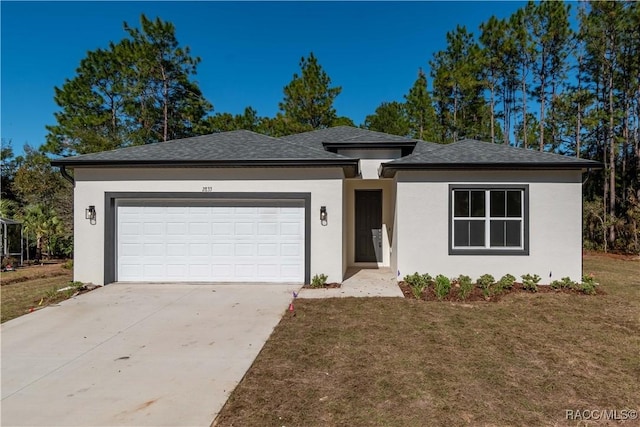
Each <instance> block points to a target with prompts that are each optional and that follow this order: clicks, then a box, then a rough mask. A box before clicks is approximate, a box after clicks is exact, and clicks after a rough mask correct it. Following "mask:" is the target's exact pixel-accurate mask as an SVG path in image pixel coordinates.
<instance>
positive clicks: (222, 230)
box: [211, 222, 233, 236]
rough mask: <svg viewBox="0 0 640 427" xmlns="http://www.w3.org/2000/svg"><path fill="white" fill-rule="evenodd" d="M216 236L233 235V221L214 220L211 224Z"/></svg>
mask: <svg viewBox="0 0 640 427" xmlns="http://www.w3.org/2000/svg"><path fill="white" fill-rule="evenodd" d="M211 226H212V229H213V235H214V236H232V235H233V224H232V223H231V222H213V224H211Z"/></svg>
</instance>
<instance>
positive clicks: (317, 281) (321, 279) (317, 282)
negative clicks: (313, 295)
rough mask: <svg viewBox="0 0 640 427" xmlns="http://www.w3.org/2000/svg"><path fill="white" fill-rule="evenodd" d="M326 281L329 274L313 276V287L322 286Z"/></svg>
mask: <svg viewBox="0 0 640 427" xmlns="http://www.w3.org/2000/svg"><path fill="white" fill-rule="evenodd" d="M325 283H327V275H326V274H316V275H315V276H313V277H312V278H311V287H312V288H322V287H323V286H324V285H325Z"/></svg>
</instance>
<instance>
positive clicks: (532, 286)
mask: <svg viewBox="0 0 640 427" xmlns="http://www.w3.org/2000/svg"><path fill="white" fill-rule="evenodd" d="M521 277H522V287H523V288H524V289H526V290H527V291H531V292H538V282H539V281H540V276H538V275H537V274H534V275H533V276H532V275H530V274H525V275H523V276H521Z"/></svg>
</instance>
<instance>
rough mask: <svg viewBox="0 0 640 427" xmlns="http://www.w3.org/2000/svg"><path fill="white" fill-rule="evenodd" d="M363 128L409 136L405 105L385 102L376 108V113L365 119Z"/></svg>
mask: <svg viewBox="0 0 640 427" xmlns="http://www.w3.org/2000/svg"><path fill="white" fill-rule="evenodd" d="M363 127H364V128H365V129H369V130H374V131H377V132H384V133H389V134H391V135H400V136H408V135H409V133H410V131H409V119H408V118H407V111H406V108H405V105H404V104H402V103H400V102H397V101H393V102H383V103H382V104H380V105H379V106H378V108H376V111H375V113H373V114H370V115H368V116H367V117H366V118H365V119H364V125H363Z"/></svg>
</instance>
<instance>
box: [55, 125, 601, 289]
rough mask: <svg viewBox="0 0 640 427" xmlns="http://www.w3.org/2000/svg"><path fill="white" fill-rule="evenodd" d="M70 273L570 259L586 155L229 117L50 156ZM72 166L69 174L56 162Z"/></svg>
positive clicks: (298, 271) (339, 273)
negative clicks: (269, 126)
mask: <svg viewBox="0 0 640 427" xmlns="http://www.w3.org/2000/svg"><path fill="white" fill-rule="evenodd" d="M52 164H53V165H54V166H58V167H60V169H61V172H62V173H63V175H65V176H66V177H67V178H68V179H70V180H72V181H73V182H74V185H75V189H74V202H75V205H74V206H75V207H74V211H75V213H74V227H75V262H74V279H75V280H79V281H82V282H93V283H95V284H108V283H112V282H116V281H120V282H140V281H143V282H234V281H236V282H298V283H302V282H309V280H310V278H311V277H313V275H315V274H326V275H327V276H328V280H329V281H336V282H340V281H342V280H343V276H344V274H345V272H346V270H347V268H349V267H374V268H375V267H381V266H385V267H387V266H388V267H390V268H392V269H393V270H394V271H397V272H398V275H399V276H400V277H403V276H404V275H406V274H411V273H413V272H416V271H417V272H421V273H427V272H428V273H430V274H432V275H435V274H444V275H446V276H449V277H454V276H457V275H459V274H466V275H469V276H471V277H472V278H477V277H479V276H480V275H482V274H485V273H489V274H492V275H494V276H495V277H496V278H498V277H501V276H502V275H504V274H506V273H510V274H513V275H515V276H516V277H519V276H520V275H522V274H538V275H539V276H541V277H542V278H543V280H542V283H548V282H550V281H551V280H555V279H559V278H561V277H564V276H569V277H570V278H571V279H573V280H579V279H580V277H581V273H582V257H581V253H582V209H581V206H582V178H583V173H584V172H585V171H588V170H590V169H593V168H599V167H601V164H600V163H598V162H594V161H590V160H583V159H577V158H572V157H566V156H561V155H557V154H551V153H540V152H535V151H530V150H525V149H521V148H513V147H508V146H504V145H498V144H490V143H487V142H481V141H476V140H470V139H467V140H463V141H459V142H455V143H452V144H448V145H439V144H433V143H429V142H424V141H420V140H416V139H408V138H404V137H399V136H394V135H388V134H384V133H379V132H372V131H368V130H364V129H357V128H353V127H347V126H340V127H334V128H329V129H322V130H316V131H312V132H307V133H302V134H297V135H290V136H287V137H283V138H272V137H268V136H264V135H260V134H257V133H254V132H250V131H244V130H240V131H233V132H224V133H217V134H211V135H203V136H197V137H192V138H185V139H181V140H175V141H168V142H159V143H155V144H149V145H143V146H136V147H128V148H122V149H117V150H113V151H107V152H101V153H95V154H86V155H80V156H76V157H69V158H61V159H58V160H54V161H53V162H52ZM70 169H71V170H73V177H71V176H70V174H69V173H68V171H69V170H70Z"/></svg>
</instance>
